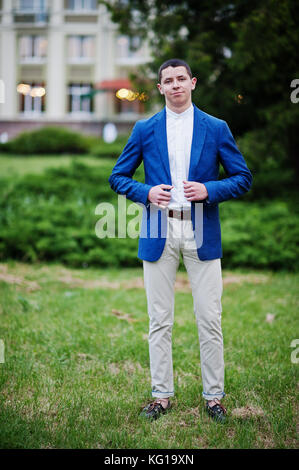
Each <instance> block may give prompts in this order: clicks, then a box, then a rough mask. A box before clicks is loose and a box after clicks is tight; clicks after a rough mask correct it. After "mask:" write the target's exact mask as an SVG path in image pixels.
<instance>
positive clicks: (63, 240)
mask: <svg viewBox="0 0 299 470" xmlns="http://www.w3.org/2000/svg"><path fill="white" fill-rule="evenodd" d="M112 167H113V162H111V164H109V163H107V164H105V165H102V164H101V166H99V167H94V166H92V167H89V166H87V165H84V164H82V163H78V162H76V161H73V163H72V165H71V166H70V167H61V168H55V169H53V168H51V169H47V170H46V171H45V172H44V173H43V174H41V175H26V176H22V177H19V178H18V179H17V180H15V179H12V178H11V179H3V180H1V181H0V259H1V260H3V261H4V260H7V259H18V260H22V261H28V262H30V261H55V262H56V261H57V262H62V263H65V264H66V265H70V266H74V267H81V266H87V265H88V266H107V267H108V266H110V267H120V266H132V267H133V266H140V265H141V261H140V260H138V258H137V248H138V239H131V238H103V239H99V238H98V237H97V236H96V233H95V226H96V223H97V222H98V220H99V219H100V216H99V215H96V214H95V208H96V206H97V205H98V204H99V203H101V202H110V203H112V204H113V205H115V207H116V205H117V200H118V197H117V195H116V194H115V193H114V192H113V191H112V190H111V189H110V186H109V184H108V177H109V175H110V173H111V170H112ZM142 173H143V171H142V168H139V169H138V170H137V173H136V175H135V177H136V179H138V180H142ZM220 217H221V223H222V242H223V252H224V257H223V266H224V267H225V268H235V267H251V268H265V269H275V270H281V269H282V270H291V271H296V270H298V268H299V261H298V260H299V256H298V254H299V253H298V246H297V240H298V236H299V228H298V227H299V225H298V209H297V208H296V207H295V205H294V207H292V205H291V204H289V203H288V202H287V201H280V200H273V201H270V202H269V201H268V202H264V203H261V202H250V201H249V202H246V201H245V200H232V201H227V202H225V203H224V204H220ZM132 218H134V216H128V217H127V221H129V220H130V219H132ZM117 221H118V219H117V210H116V227H117Z"/></svg>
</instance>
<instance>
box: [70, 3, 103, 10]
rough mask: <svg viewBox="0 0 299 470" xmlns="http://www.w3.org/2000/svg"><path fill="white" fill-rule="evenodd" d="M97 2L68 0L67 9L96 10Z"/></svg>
mask: <svg viewBox="0 0 299 470" xmlns="http://www.w3.org/2000/svg"><path fill="white" fill-rule="evenodd" d="M97 6H98V5H97V0H68V1H67V9H68V10H74V11H82V10H96V9H97Z"/></svg>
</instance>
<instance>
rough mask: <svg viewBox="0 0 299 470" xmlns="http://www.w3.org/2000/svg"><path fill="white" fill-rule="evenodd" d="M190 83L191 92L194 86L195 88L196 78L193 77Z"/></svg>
mask: <svg viewBox="0 0 299 470" xmlns="http://www.w3.org/2000/svg"><path fill="white" fill-rule="evenodd" d="M191 81H192V90H194V89H195V86H196V83H197V78H196V77H193V78H192V80H191Z"/></svg>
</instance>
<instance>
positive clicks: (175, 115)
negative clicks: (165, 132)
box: [165, 104, 193, 119]
mask: <svg viewBox="0 0 299 470" xmlns="http://www.w3.org/2000/svg"><path fill="white" fill-rule="evenodd" d="M165 108H166V114H167V116H169V117H172V118H175V119H178V118H182V117H187V116H188V115H191V113H193V105H192V104H191V105H190V106H189V108H187V109H186V110H185V111H183V112H182V113H175V112H174V111H172V110H171V109H169V108H168V107H167V106H165Z"/></svg>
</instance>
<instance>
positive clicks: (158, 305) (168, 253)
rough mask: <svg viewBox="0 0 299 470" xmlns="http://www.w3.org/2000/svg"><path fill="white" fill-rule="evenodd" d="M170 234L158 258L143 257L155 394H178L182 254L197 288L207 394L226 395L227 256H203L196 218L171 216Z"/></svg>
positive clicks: (196, 309)
mask: <svg viewBox="0 0 299 470" xmlns="http://www.w3.org/2000/svg"><path fill="white" fill-rule="evenodd" d="M168 224H169V225H168V235H167V239H166V243H165V247H164V251H163V253H162V255H161V257H160V258H159V259H158V261H154V262H150V261H143V270H144V285H145V290H146V296H147V307H148V314H149V319H150V326H149V353H150V370H151V379H152V396H153V397H157V398H165V397H170V396H173V395H174V385H173V366H172V327H173V321H174V283H175V278H176V272H177V269H178V265H179V259H180V253H182V255H183V260H184V264H185V267H186V270H187V273H188V277H189V281H190V284H191V288H192V295H193V305H194V312H195V318H196V322H197V328H198V335H199V345H200V362H201V374H202V385H203V393H202V395H203V397H204V398H205V399H206V400H212V399H214V398H219V399H221V398H223V396H224V395H225V393H224V390H223V389H224V360H223V339H222V329H221V312H222V307H221V295H222V275H221V260H220V259H219V258H218V259H213V260H209V261H201V260H200V259H199V258H198V255H197V250H196V243H195V240H194V232H193V230H192V222H191V220H179V219H175V218H168Z"/></svg>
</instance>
